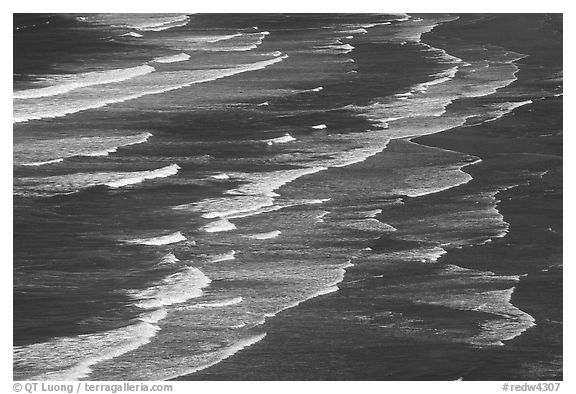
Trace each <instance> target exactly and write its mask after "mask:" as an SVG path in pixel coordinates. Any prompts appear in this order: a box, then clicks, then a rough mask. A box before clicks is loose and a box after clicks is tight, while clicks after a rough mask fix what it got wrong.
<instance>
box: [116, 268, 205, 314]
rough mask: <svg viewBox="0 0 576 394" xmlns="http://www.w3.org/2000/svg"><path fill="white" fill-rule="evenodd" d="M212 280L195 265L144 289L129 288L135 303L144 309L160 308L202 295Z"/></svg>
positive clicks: (129, 293)
mask: <svg viewBox="0 0 576 394" xmlns="http://www.w3.org/2000/svg"><path fill="white" fill-rule="evenodd" d="M210 282H211V280H210V278H208V277H207V276H206V275H204V273H203V272H202V271H200V270H199V269H198V268H195V267H187V268H186V269H185V270H184V271H182V272H177V273H175V274H172V275H169V276H168V277H166V278H164V279H162V281H160V282H159V283H158V284H156V285H153V286H150V287H148V288H146V289H144V290H129V291H127V293H128V295H129V296H130V297H131V298H133V299H134V300H135V303H134V305H135V306H137V307H138V308H142V309H151V308H159V307H163V306H168V305H174V304H181V303H183V302H186V301H188V300H189V299H191V298H197V297H200V296H201V295H202V289H203V288H205V287H207V286H208V285H209V284H210Z"/></svg>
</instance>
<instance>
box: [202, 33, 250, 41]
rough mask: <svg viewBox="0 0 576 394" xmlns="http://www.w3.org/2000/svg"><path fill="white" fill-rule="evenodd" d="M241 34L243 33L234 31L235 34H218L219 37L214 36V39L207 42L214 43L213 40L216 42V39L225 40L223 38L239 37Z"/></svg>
mask: <svg viewBox="0 0 576 394" xmlns="http://www.w3.org/2000/svg"><path fill="white" fill-rule="evenodd" d="M242 35H243V34H242V33H235V34H230V35H227V36H219V37H216V38H214V39H212V40H209V41H208V42H209V43H214V42H218V41H225V40H229V39H231V38H235V37H241V36H242Z"/></svg>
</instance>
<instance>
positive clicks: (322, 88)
mask: <svg viewBox="0 0 576 394" xmlns="http://www.w3.org/2000/svg"><path fill="white" fill-rule="evenodd" d="M322 90H324V87H322V86H318V87H317V88H314V89H308V90H304V92H320V91H322Z"/></svg>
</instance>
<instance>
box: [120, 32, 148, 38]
mask: <svg viewBox="0 0 576 394" xmlns="http://www.w3.org/2000/svg"><path fill="white" fill-rule="evenodd" d="M120 36H121V37H134V38H142V37H144V36H143V35H142V34H140V33H136V32H133V31H131V32H129V33H124V34H121V35H120Z"/></svg>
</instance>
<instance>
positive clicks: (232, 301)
mask: <svg viewBox="0 0 576 394" xmlns="http://www.w3.org/2000/svg"><path fill="white" fill-rule="evenodd" d="M242 301H243V298H242V297H234V298H230V299H227V300H221V301H214V302H205V303H201V304H195V305H190V306H189V307H186V309H203V308H223V307H226V306H232V305H238V304H240V303H241V302H242Z"/></svg>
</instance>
